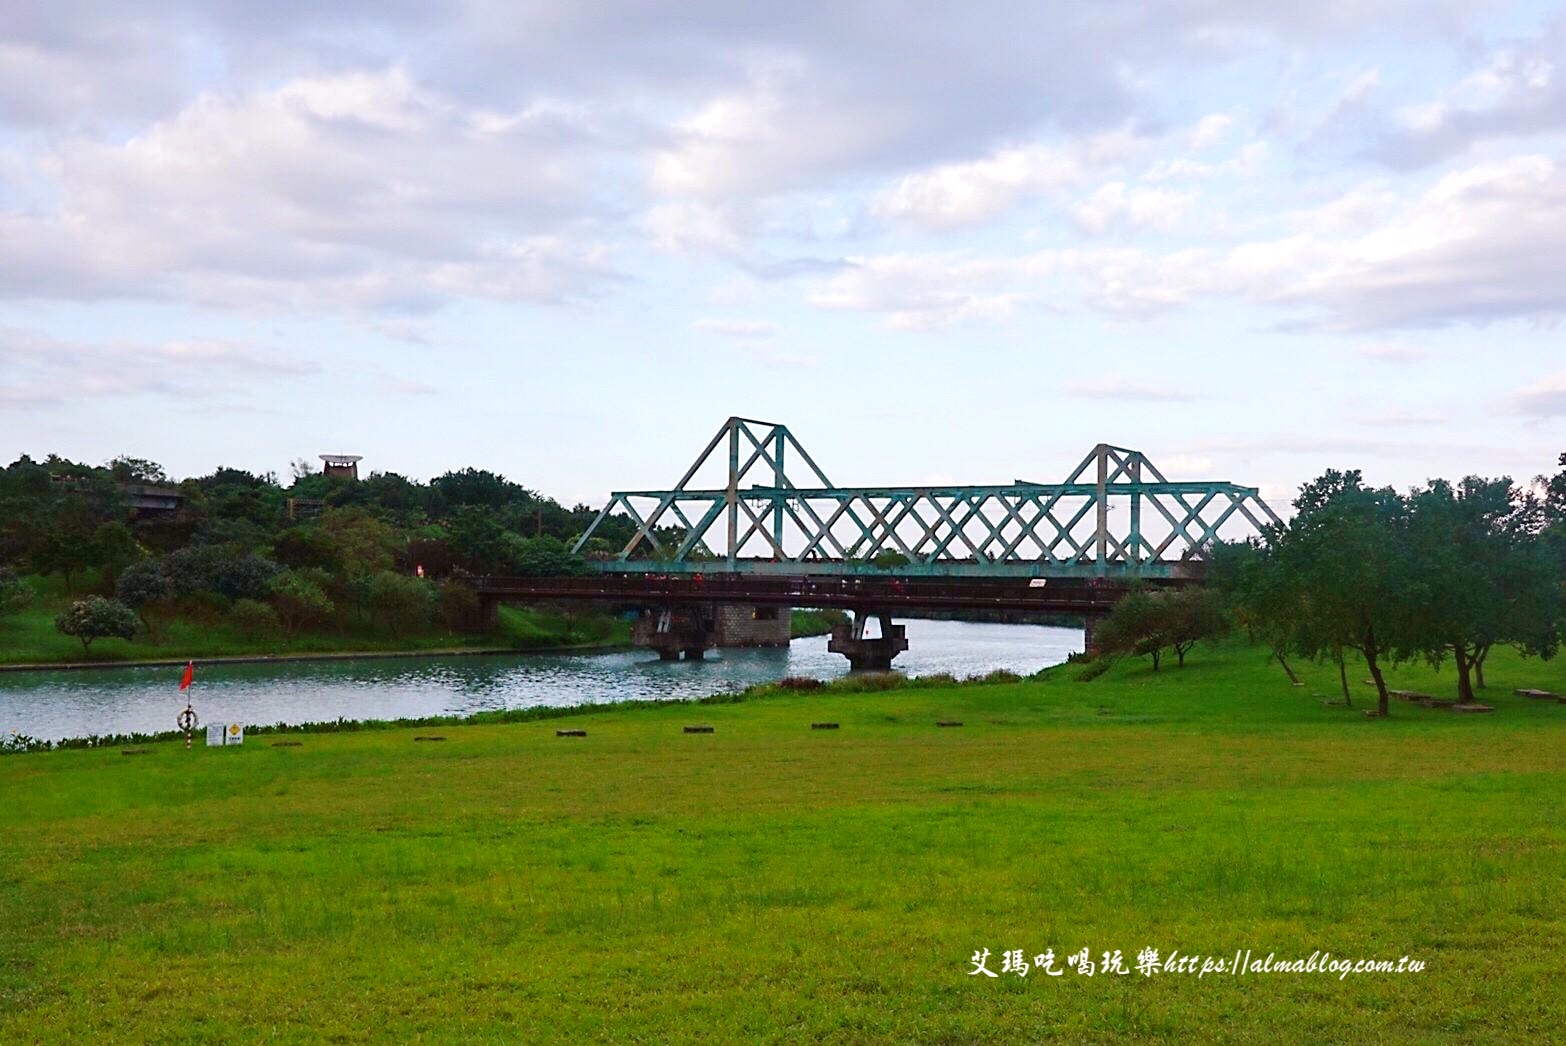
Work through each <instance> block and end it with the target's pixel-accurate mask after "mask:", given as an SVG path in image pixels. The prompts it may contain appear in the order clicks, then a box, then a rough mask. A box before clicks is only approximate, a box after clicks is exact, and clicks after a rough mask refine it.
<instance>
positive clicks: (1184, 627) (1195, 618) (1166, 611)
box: [1155, 585, 1229, 668]
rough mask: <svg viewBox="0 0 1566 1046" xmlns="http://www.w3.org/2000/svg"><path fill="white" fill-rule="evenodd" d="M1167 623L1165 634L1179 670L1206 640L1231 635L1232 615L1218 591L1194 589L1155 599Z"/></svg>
mask: <svg viewBox="0 0 1566 1046" xmlns="http://www.w3.org/2000/svg"><path fill="white" fill-rule="evenodd" d="M1155 601H1156V602H1157V604H1159V610H1160V612H1161V615H1162V617H1163V619H1164V623H1163V632H1164V634H1165V635H1166V636H1167V637H1168V639H1169V645H1170V647H1172V648H1173V649H1174V652H1175V657H1176V658H1177V659H1178V664H1179V667H1180V668H1184V667H1185V655H1186V654H1187V653H1189V652H1190V650H1191V648H1192V647H1194V646H1195V645H1196V644H1197V643H1199V642H1201V641H1202V640H1204V639H1217V638H1218V637H1220V636H1222V635H1224V634H1225V633H1227V632H1228V631H1229V615H1228V614H1227V613H1225V611H1224V605H1223V597H1222V596H1221V595H1220V594H1219V593H1218V592H1217V591H1215V590H1213V589H1209V588H1205V587H1201V586H1196V585H1192V586H1189V587H1186V588H1182V589H1177V590H1175V591H1173V592H1161V593H1159V594H1158V596H1157V597H1155Z"/></svg>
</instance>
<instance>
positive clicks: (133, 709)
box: [0, 619, 1082, 741]
mask: <svg viewBox="0 0 1566 1046" xmlns="http://www.w3.org/2000/svg"><path fill="white" fill-rule="evenodd" d="M902 623H904V624H906V626H907V629H908V640H909V649H908V651H907V652H906V653H903V654H901V655H899V656H898V658H897V662H896V667H897V669H898V670H899V671H901V672H903V673H905V674H907V675H910V676H923V675H934V674H938V673H942V672H946V673H950V674H951V675H953V676H956V677H958V678H962V677H965V676H971V675H982V674H984V673H986V672H991V671H995V670H997V669H1008V670H1010V671H1013V672H1016V673H1018V674H1019V675H1028V674H1030V673H1033V672H1037V671H1038V670H1039V669H1041V668H1047V667H1048V666H1050V665H1055V664H1059V663H1061V662H1062V661H1064V660H1066V658H1067V657H1068V656H1069V655H1070V654H1072V653H1074V652H1078V651H1080V650H1081V649H1082V632H1081V630H1080V629H1072V628H1055V627H1050V626H1044V625H997V624H978V623H968V622H959V621H924V620H918V619H911V620H905V621H904V622H902ZM826 644H827V640H826V637H825V636H814V637H810V638H805V639H796V640H794V641H793V643H791V644H790V645H789V646H788V647H786V648H776V649H763V650H733V649H730V650H718V651H710V652H709V653H708V655H707V660H706V661H703V662H660V661H659V660H658V659H657V656H656V655H654V654H652V653H651V652H649V651H645V650H635V651H617V652H613V653H599V654H517V655H496V656H482V657H474V656H462V657H438V656H437V657H407V658H385V659H374V660H363V661H294V662H286V663H271V664H213V665H207V666H199V665H198V672H197V675H196V682H195V686H194V687H193V688H192V690H191V691H190V694H191V700H192V703H193V704H194V705H195V707H196V711H197V712H198V713H199V714H200V715H201V718H202V721H203V722H206V723H215V722H223V723H229V722H234V723H244V724H247V725H260V724H272V723H304V722H319V721H324V720H335V719H339V718H342V719H398V718H412V717H418V716H430V715H470V714H472V713H474V712H482V711H489V710H495V709H512V708H527V707H531V706H534V705H549V706H565V705H583V704H598V703H603V702H608V701H630V700H655V699H665V700H667V699H671V698H696V697H705V696H708V695H711V694H720V693H730V692H735V691H739V690H743V689H745V688H746V687H748V686H752V685H755V684H757V683H767V682H773V681H776V680H778V679H782V678H783V677H785V676H811V677H814V678H817V679H831V678H835V677H837V676H840V675H843V674H845V673H846V672H847V671H848V663H847V662H846V661H845V660H844V659H843V658H842V657H840V656H838V655H836V654H829V653H828V652H827V649H826ZM171 653H173V652H172V651H171ZM181 671H182V669H181V668H176V667H165V668H104V669H90V670H86V671H71V672H64V671H53V672H52V671H39V672H16V673H5V674H0V734H3V735H9V734H11V733H12V732H13V731H14V732H16V733H20V734H23V735H26V736H29V737H34V738H39V739H42V740H50V741H57V740H60V739H62V738H67V737H86V736H89V735H94V734H97V735H102V734H123V733H132V732H146V733H150V732H154V731H161V730H172V729H174V717H175V715H176V714H177V713H178V712H179V710H180V709H181V708H183V707H184V704H185V702H184V695H182V694H181V693H180V692H179V689H178V685H179V677H180V674H181Z"/></svg>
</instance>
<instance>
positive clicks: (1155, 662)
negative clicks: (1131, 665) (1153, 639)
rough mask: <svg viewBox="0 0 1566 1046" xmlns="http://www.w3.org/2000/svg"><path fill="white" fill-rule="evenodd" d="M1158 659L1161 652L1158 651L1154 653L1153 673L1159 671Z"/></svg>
mask: <svg viewBox="0 0 1566 1046" xmlns="http://www.w3.org/2000/svg"><path fill="white" fill-rule="evenodd" d="M1158 657H1159V651H1157V650H1155V651H1153V671H1154V672H1156V671H1158Z"/></svg>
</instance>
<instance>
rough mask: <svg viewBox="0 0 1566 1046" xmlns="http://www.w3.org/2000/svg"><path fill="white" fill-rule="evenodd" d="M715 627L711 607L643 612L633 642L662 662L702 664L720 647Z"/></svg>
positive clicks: (664, 608) (634, 628) (636, 626)
mask: <svg viewBox="0 0 1566 1046" xmlns="http://www.w3.org/2000/svg"><path fill="white" fill-rule="evenodd" d="M715 624H716V623H715V621H714V619H713V615H712V611H711V609H710V608H707V607H695V608H682V609H679V610H676V609H674V608H672V607H661V608H659V609H656V610H647V611H643V612H642V616H641V617H639V618H637V619H636V621H635V623H634V624H633V625H632V626H631V642H632V643H633V644H634V645H636V646H639V647H647V648H648V649H650V650H656V651H657V652H658V660H660V661H678V660H679V659H680V658H681V657H683V658H685V660H687V661H700V660H702V658H703V657H705V656H706V653H707V651H708V650H710V649H712V648H713V647H715V646H717V639H716V628H715Z"/></svg>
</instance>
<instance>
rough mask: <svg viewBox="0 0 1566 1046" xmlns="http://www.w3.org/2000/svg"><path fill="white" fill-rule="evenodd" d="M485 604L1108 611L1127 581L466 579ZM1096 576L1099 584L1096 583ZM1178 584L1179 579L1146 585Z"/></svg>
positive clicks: (676, 576) (654, 577) (656, 577)
mask: <svg viewBox="0 0 1566 1046" xmlns="http://www.w3.org/2000/svg"><path fill="white" fill-rule="evenodd" d="M463 580H464V581H465V583H466V584H468V585H469V586H470V587H472V589H473V591H474V593H475V594H476V595H477V596H478V597H479V599H480V600H482V601H484V602H485V603H503V602H512V601H515V602H528V601H551V600H583V601H590V602H599V603H617V604H624V605H639V606H669V605H678V604H688V603H750V604H755V605H762V606H766V605H770V606H789V607H825V608H835V609H842V610H877V611H895V610H899V609H903V610H994V611H1007V612H1016V613H1029V612H1031V613H1054V614H1073V613H1075V614H1084V615H1098V614H1103V613H1107V612H1108V611H1109V610H1111V609H1112V608H1113V607H1114V605H1115V603H1117V602H1118V601H1119V600H1120V599H1121V597H1123V596H1124V595H1125V594H1126V593H1127V592H1128V591H1130V588H1129V586H1126V585H1119V584H1115V583H1113V582H1105V581H1103V580H1101V579H1091V578H1083V579H1075V578H1067V579H1055V578H1052V579H1050V580H1049V581H1048V583H1047V584H1045V585H1043V586H1040V587H1032V586H1030V583H1029V579H1027V578H998V579H987V578H896V577H884V578H883V577H845V578H836V577H821V576H817V577H776V576H757V575H754V574H721V573H714V574H706V575H691V574H669V575H660V574H597V575H593V576H590V577H496V576H484V577H470V578H465V579H463ZM1095 582H1096V583H1095ZM1150 583H1151V584H1163V585H1177V584H1181V582H1178V581H1168V582H1146V581H1144V582H1143V584H1150Z"/></svg>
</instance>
